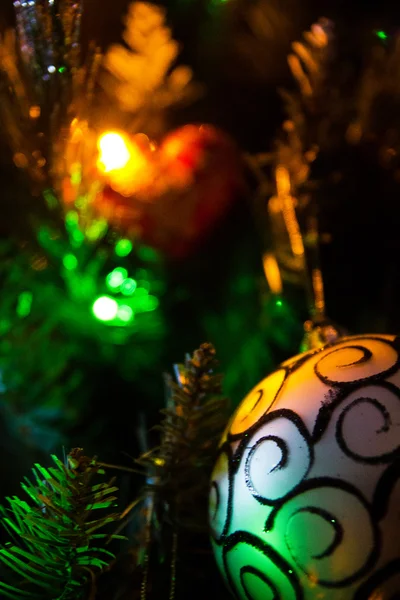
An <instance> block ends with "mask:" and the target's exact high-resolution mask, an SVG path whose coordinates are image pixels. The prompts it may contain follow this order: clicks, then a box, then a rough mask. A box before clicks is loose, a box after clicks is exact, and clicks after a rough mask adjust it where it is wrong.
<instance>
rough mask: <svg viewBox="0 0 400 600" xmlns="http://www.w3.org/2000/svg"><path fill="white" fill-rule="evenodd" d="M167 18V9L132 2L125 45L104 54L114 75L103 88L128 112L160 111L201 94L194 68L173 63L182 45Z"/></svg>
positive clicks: (108, 78)
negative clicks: (167, 24)
mask: <svg viewBox="0 0 400 600" xmlns="http://www.w3.org/2000/svg"><path fill="white" fill-rule="evenodd" d="M165 21H166V15H165V10H164V9H162V8H160V7H159V6H156V5H154V4H150V3H147V2H132V3H131V4H130V6H129V10H128V14H127V17H126V28H125V32H124V41H125V43H126V46H122V45H121V44H116V45H114V46H112V47H111V48H110V49H109V51H108V52H107V54H106V56H105V67H106V69H107V70H108V71H109V73H110V75H111V78H110V77H106V78H105V79H104V87H105V89H106V91H107V92H108V93H111V94H112V96H114V98H115V100H116V101H117V102H118V104H120V106H121V108H122V110H124V111H126V112H127V113H133V114H136V113H138V111H145V112H146V113H148V112H149V111H152V110H155V111H156V112H159V111H160V109H163V108H166V107H169V106H171V105H173V104H177V103H180V102H182V101H183V102H187V101H188V100H192V99H193V98H194V96H195V95H197V94H198V89H197V86H195V84H194V83H193V81H192V78H193V74H192V70H191V69H190V68H189V67H187V66H184V65H181V66H178V67H174V66H173V65H174V63H175V61H176V59H177V56H178V53H179V46H178V43H177V42H176V41H175V40H174V39H173V37H172V33H171V30H170V29H169V28H168V27H167V26H166V23H165ZM137 127H139V128H140V125H139V123H137Z"/></svg>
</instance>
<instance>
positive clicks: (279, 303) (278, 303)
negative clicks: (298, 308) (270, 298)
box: [276, 300, 283, 308]
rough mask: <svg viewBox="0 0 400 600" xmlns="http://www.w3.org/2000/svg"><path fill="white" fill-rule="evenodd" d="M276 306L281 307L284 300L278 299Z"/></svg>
mask: <svg viewBox="0 0 400 600" xmlns="http://www.w3.org/2000/svg"><path fill="white" fill-rule="evenodd" d="M276 306H277V307H278V308H280V307H281V306H283V302H282V300H277V301H276Z"/></svg>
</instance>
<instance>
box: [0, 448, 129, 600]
mask: <svg viewBox="0 0 400 600" xmlns="http://www.w3.org/2000/svg"><path fill="white" fill-rule="evenodd" d="M52 459H53V462H54V466H53V467H49V468H47V469H45V468H43V467H42V466H40V465H35V467H34V468H33V469H32V471H33V480H32V481H31V480H30V479H28V478H25V481H24V482H23V483H22V484H21V486H22V488H23V490H24V491H25V492H26V494H27V496H28V498H29V500H28V501H25V500H21V499H20V498H18V497H16V496H14V497H12V498H7V502H8V507H3V506H2V507H0V513H1V520H2V525H3V527H4V528H5V529H6V531H7V533H8V534H9V537H10V541H8V542H7V543H6V544H5V545H3V546H2V547H1V548H0V563H1V567H2V576H1V581H0V596H1V597H2V598H3V597H5V598H11V599H12V600H22V599H25V598H30V599H32V600H72V599H78V598H86V597H87V594H88V593H90V597H94V595H92V594H94V590H95V578H96V576H97V575H98V574H99V573H100V572H101V571H102V570H104V569H105V568H106V567H108V565H109V564H110V563H111V562H112V561H113V560H114V558H115V557H114V555H113V554H112V553H111V552H110V551H109V550H106V549H105V548H103V547H102V545H103V541H104V540H106V538H108V537H109V536H108V535H107V533H105V532H104V531H102V530H104V528H105V527H106V526H107V525H108V524H109V523H112V522H114V521H117V520H118V519H119V515H118V514H116V513H114V512H111V510H110V509H112V508H113V507H114V506H115V504H116V500H117V498H116V496H115V493H116V492H117V491H118V488H117V487H116V486H115V485H114V480H111V481H109V482H105V483H95V482H94V479H95V478H97V476H98V475H100V474H103V473H104V471H102V470H101V469H100V468H99V466H98V465H97V463H96V459H92V458H88V457H86V456H84V454H83V452H82V450H81V449H75V450H73V451H72V452H71V453H70V454H69V455H68V457H67V459H66V462H65V464H64V463H63V462H62V461H60V460H59V459H58V458H57V457H56V456H52ZM99 510H100V511H101V513H100V516H95V515H94V511H99ZM115 537H118V538H120V539H121V536H115ZM88 590H89V591H88Z"/></svg>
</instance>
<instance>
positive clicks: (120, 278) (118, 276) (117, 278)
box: [106, 267, 128, 291]
mask: <svg viewBox="0 0 400 600" xmlns="http://www.w3.org/2000/svg"><path fill="white" fill-rule="evenodd" d="M127 277H128V271H127V270H126V269H124V268H123V267H117V268H116V269H114V271H111V273H109V274H108V275H107V277H106V283H107V287H108V288H109V289H111V290H114V291H115V290H117V289H119V288H120V287H121V285H122V284H123V283H124V281H125V280H126V278H127Z"/></svg>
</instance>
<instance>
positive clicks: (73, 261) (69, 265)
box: [63, 254, 78, 271]
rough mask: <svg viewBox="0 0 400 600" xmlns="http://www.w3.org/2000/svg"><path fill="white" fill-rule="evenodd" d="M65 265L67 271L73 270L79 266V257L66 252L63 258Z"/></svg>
mask: <svg viewBox="0 0 400 600" xmlns="http://www.w3.org/2000/svg"><path fill="white" fill-rule="evenodd" d="M63 265H64V267H65V268H66V269H67V271H73V270H74V269H76V267H77V266H78V259H77V258H76V256H75V255H74V254H66V255H65V256H64V258H63Z"/></svg>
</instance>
